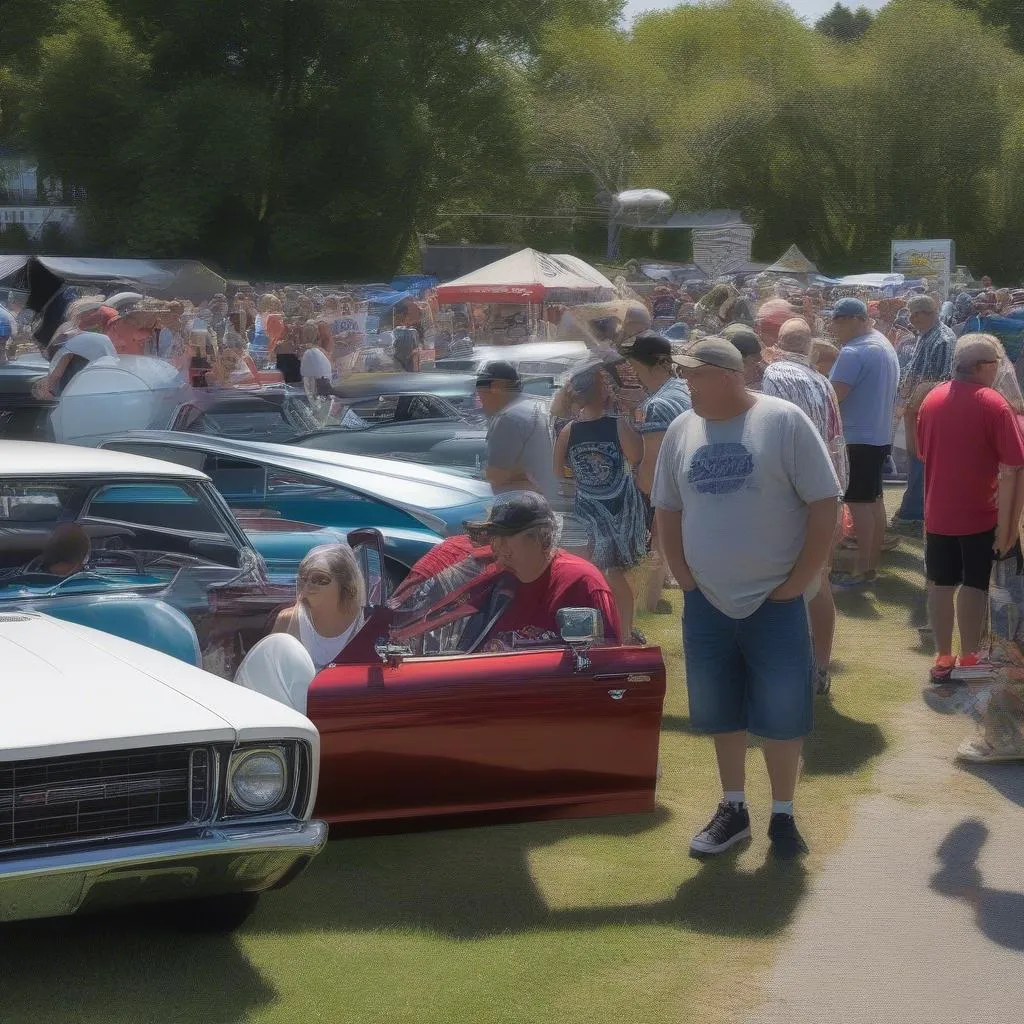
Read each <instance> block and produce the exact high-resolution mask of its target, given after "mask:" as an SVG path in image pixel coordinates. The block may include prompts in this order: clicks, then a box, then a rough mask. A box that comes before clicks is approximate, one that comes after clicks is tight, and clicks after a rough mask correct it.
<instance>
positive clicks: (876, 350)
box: [829, 330, 900, 446]
mask: <svg viewBox="0 0 1024 1024" xmlns="http://www.w3.org/2000/svg"><path fill="white" fill-rule="evenodd" d="M829 379H830V380H831V381H832V383H833V384H847V385H849V387H850V393H849V394H848V395H847V396H846V398H845V399H844V400H843V401H842V403H841V404H840V406H839V409H840V412H841V413H842V416H843V437H844V438H845V440H846V443H847V444H870V445H875V446H881V445H887V444H892V429H893V415H894V412H895V409H896V391H897V388H898V387H899V383H900V361H899V359H898V358H897V356H896V349H894V348H893V347H892V345H891V344H890V342H889V339H888V338H887V337H886V336H885V335H884V334H880V333H879V332H878V331H875V330H870V331H868V333H867V334H862V335H861V336H860V337H859V338H854V339H853V341H850V342H847V343H846V344H845V345H844V346H843V347H842V348H841V349H840V350H839V358H838V359H837V360H836V361H835V365H834V366H833V367H832V372H831V374H829Z"/></svg>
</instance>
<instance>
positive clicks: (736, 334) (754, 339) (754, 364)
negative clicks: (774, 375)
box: [722, 324, 764, 391]
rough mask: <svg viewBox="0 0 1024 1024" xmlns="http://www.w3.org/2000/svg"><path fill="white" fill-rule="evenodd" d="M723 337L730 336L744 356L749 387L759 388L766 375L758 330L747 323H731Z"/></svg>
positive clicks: (744, 372) (744, 376)
mask: <svg viewBox="0 0 1024 1024" xmlns="http://www.w3.org/2000/svg"><path fill="white" fill-rule="evenodd" d="M722 337H723V338H728V339H729V341H731V342H732V343H733V344H734V345H735V346H736V348H737V350H738V351H739V354H740V355H741V356H743V379H744V380H745V381H746V382H747V387H748V388H751V389H753V390H754V391H757V390H759V389H760V387H761V378H762V376H763V375H764V355H763V353H762V352H761V339H760V338H759V337H758V336H757V332H756V331H755V330H754V328H753V327H748V326H747V324H729V326H728V327H726V328H725V329H724V330H723V331H722Z"/></svg>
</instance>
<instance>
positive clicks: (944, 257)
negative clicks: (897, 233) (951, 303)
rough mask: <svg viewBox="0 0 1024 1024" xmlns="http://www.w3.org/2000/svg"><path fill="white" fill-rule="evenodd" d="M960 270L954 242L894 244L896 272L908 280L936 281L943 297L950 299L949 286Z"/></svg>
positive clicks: (928, 240) (920, 240) (935, 240)
mask: <svg viewBox="0 0 1024 1024" xmlns="http://www.w3.org/2000/svg"><path fill="white" fill-rule="evenodd" d="M955 269H956V245H955V244H954V242H953V240H952V239H951V238H916V239H905V240H900V241H897V240H895V239H894V240H893V243H892V272H893V273H894V274H902V275H903V276H904V277H905V278H906V279H907V280H911V279H913V278H920V277H930V278H935V281H936V284H937V286H938V289H939V291H940V292H941V293H942V297H943V298H944V299H945V298H948V297H949V285H950V281H951V279H952V277H953V272H954V270H955Z"/></svg>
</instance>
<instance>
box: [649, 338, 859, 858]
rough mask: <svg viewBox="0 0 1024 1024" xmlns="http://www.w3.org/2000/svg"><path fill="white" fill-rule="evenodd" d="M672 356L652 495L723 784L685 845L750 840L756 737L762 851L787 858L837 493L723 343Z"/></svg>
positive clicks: (804, 428) (707, 848)
mask: <svg viewBox="0 0 1024 1024" xmlns="http://www.w3.org/2000/svg"><path fill="white" fill-rule="evenodd" d="M675 361H676V363H677V364H678V365H680V366H681V367H682V368H683V371H684V372H685V374H686V378H687V381H688V382H689V385H690V395H691V397H692V400H693V409H692V411H690V412H687V413H684V414H683V415H682V416H680V417H679V418H678V419H676V420H675V422H673V423H672V425H671V426H670V427H669V428H668V430H667V432H666V434H665V439H664V441H663V443H662V445H661V452H660V454H659V456H658V465H657V472H656V474H655V481H654V490H653V492H652V495H651V498H652V501H653V503H654V507H655V513H656V517H657V528H658V535H659V538H660V540H661V544H662V550H663V552H664V555H665V558H666V560H667V561H668V565H669V568H670V569H671V570H672V571H673V573H674V574H675V577H676V579H677V580H679V584H680V586H681V587H682V590H683V594H684V598H683V600H684V609H685V611H684V614H683V651H684V657H685V659H686V684H687V690H688V694H689V703H690V723H691V725H692V726H693V727H694V728H695V729H696V730H697V731H699V732H701V733H704V734H707V735H710V736H711V737H712V738H713V740H714V744H715V753H716V755H717V759H718V768H719V774H720V777H721V782H722V790H723V797H722V801H721V803H720V804H719V806H718V809H717V811H716V812H715V814H714V816H713V817H712V818H711V820H710V821H709V822H708V824H707V825H706V826H705V827H704V828H703V829H701V830H700V832H698V833H697V834H696V835H695V836H694V837H693V840H692V841H691V843H690V850H691V852H692V853H694V854H695V855H704V854H715V853H721V852H723V851H724V850H727V849H729V847H731V846H732V845H733V844H735V843H737V842H739V841H741V840H743V839H746V838H747V837H749V836H750V815H749V812H748V810H747V806H746V797H745V794H744V781H745V773H746V767H745V762H746V751H747V743H748V736H749V734H750V733H753V734H754V735H756V736H760V737H761V738H762V739H763V741H764V743H763V747H764V756H765V761H766V763H767V767H768V777H769V779H770V782H771V790H772V816H771V822H770V825H769V829H768V835H769V837H770V839H771V844H772V849H773V852H774V853H775V854H776V855H777V856H780V857H793V856H797V855H798V854H800V853H804V852H806V850H807V845H806V843H805V842H804V840H803V837H802V836H801V835H800V832H799V830H798V829H797V827H796V821H795V818H794V815H793V795H794V791H795V789H796V782H797V776H798V774H799V769H800V753H801V750H802V746H803V738H804V737H805V736H806V735H807V733H808V732H810V729H811V723H812V718H813V706H814V690H813V683H812V671H813V666H814V657H813V653H812V649H811V637H810V632H809V627H808V621H807V605H806V595H807V594H808V592H809V591H812V590H813V587H814V585H815V583H816V582H817V581H818V578H819V576H820V574H821V571H822V569H823V567H824V565H825V561H826V559H827V558H828V554H829V551H830V550H831V547H832V542H833V539H834V537H835V532H836V527H837V525H838V521H839V499H840V496H841V494H842V488H841V487H840V485H839V480H838V478H837V476H836V472H835V469H834V468H833V466H832V460H831V459H830V458H829V453H828V451H827V449H826V447H825V444H824V442H823V441H822V439H821V437H820V436H819V435H818V432H817V430H815V428H814V425H813V424H812V423H811V421H810V419H808V417H807V415H806V413H804V412H803V410H802V409H800V408H798V407H797V406H796V405H794V404H792V403H791V402H787V401H784V400H783V399H781V398H775V397H773V396H769V395H761V394H757V393H756V392H752V391H750V390H748V389H747V387H746V383H745V381H744V372H743V371H744V367H743V358H742V356H741V355H740V353H739V351H738V350H737V349H736V347H735V346H734V345H733V344H732V342H730V341H728V340H727V339H725V338H721V337H716V336H711V337H708V338H704V339H702V340H701V341H699V342H697V343H696V344H694V345H692V346H691V347H690V348H689V349H687V351H686V353H685V354H683V355H680V356H676V358H675ZM684 513H685V514H684Z"/></svg>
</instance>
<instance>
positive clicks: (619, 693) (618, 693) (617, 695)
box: [608, 690, 626, 700]
mask: <svg viewBox="0 0 1024 1024" xmlns="http://www.w3.org/2000/svg"><path fill="white" fill-rule="evenodd" d="M608 696H609V697H611V699H612V700H622V698H623V697H625V696H626V691H625V690H609V691H608Z"/></svg>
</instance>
